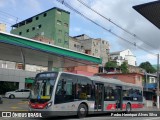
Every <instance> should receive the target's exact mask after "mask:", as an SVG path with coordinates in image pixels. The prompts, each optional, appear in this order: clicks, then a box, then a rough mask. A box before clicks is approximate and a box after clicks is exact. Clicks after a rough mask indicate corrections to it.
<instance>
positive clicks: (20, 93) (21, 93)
mask: <svg viewBox="0 0 160 120" xmlns="http://www.w3.org/2000/svg"><path fill="white" fill-rule="evenodd" d="M30 93H31V90H30V89H19V90H15V91H10V92H6V93H5V97H6V98H10V99H14V98H29V96H30Z"/></svg>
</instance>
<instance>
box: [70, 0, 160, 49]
mask: <svg viewBox="0 0 160 120" xmlns="http://www.w3.org/2000/svg"><path fill="white" fill-rule="evenodd" d="M82 1H83V2H85V3H86V4H88V5H89V6H90V7H91V8H93V9H95V10H96V11H98V12H99V13H101V14H102V15H103V16H105V17H107V18H110V19H111V20H112V21H113V22H115V23H116V24H118V25H120V26H121V27H122V28H124V29H126V30H127V31H129V32H131V33H133V34H136V36H137V37H138V39H137V37H133V36H132V35H129V34H127V33H126V32H124V31H123V30H121V29H119V28H118V27H116V26H114V25H113V24H111V23H110V22H108V21H107V20H104V19H103V18H102V17H100V16H99V15H97V14H95V13H94V12H93V11H91V10H89V9H87V8H86V7H84V5H82V4H80V3H79V2H77V1H75V2H72V3H71V2H70V3H69V2H68V3H69V4H71V5H72V6H74V8H76V9H78V10H79V11H80V12H82V13H83V14H85V15H87V17H89V18H91V19H92V20H94V21H96V22H98V23H99V24H101V25H102V26H104V27H106V28H107V29H111V30H112V31H114V32H115V33H116V34H118V35H119V36H122V37H123V38H125V39H126V40H128V41H130V42H131V43H135V45H136V46H140V47H143V48H144V49H146V50H159V49H160V46H159V44H160V41H159V40H158V38H160V34H159V30H158V29H157V28H156V27H155V26H154V25H152V23H150V22H149V21H148V20H146V19H145V18H144V17H143V16H142V15H140V14H139V13H137V12H136V11H135V10H134V9H133V8H132V7H133V6H135V5H139V4H143V3H146V2H151V1H153V0H123V1H122V0H112V1H108V0H92V1H91V0H85V1H84V0H82ZM113 37H115V36H113ZM115 39H117V43H118V44H119V45H120V46H121V47H122V48H123V49H124V48H126V49H127V48H131V49H133V50H138V49H137V47H136V46H134V45H133V44H129V43H127V42H125V41H124V40H121V39H118V38H116V37H115Z"/></svg>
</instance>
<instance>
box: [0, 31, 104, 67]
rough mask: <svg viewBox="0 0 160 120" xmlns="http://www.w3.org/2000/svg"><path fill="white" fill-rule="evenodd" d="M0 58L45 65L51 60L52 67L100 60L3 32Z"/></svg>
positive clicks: (99, 62)
mask: <svg viewBox="0 0 160 120" xmlns="http://www.w3.org/2000/svg"><path fill="white" fill-rule="evenodd" d="M0 60H6V61H12V62H17V63H23V62H25V64H30V65H39V66H46V67H47V66H48V61H53V67H61V68H64V67H71V66H78V65H98V64H101V61H102V60H101V59H100V58H98V57H94V56H91V55H87V54H84V53H80V52H76V51H73V50H70V49H66V48H62V47H59V46H55V45H51V44H47V43H43V42H39V41H35V40H33V39H29V38H25V37H21V36H17V35H13V34H9V33H4V32H0Z"/></svg>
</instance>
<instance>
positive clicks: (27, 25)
mask: <svg viewBox="0 0 160 120" xmlns="http://www.w3.org/2000/svg"><path fill="white" fill-rule="evenodd" d="M69 16H70V13H69V12H68V11H65V10H62V9H60V8H56V7H54V8H51V9H49V10H47V11H44V12H42V13H40V14H37V15H35V16H33V17H30V18H28V19H26V20H23V21H21V22H19V23H16V24H15V25H12V30H11V33H12V34H16V35H20V36H24V37H28V38H33V39H36V40H39V41H43V42H47V43H50V44H53V43H54V44H55V45H57V46H61V47H65V48H68V47H69ZM53 41H54V42H53Z"/></svg>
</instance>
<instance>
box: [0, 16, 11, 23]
mask: <svg viewBox="0 0 160 120" xmlns="http://www.w3.org/2000/svg"><path fill="white" fill-rule="evenodd" d="M0 20H1V21H3V22H5V23H8V24H10V25H12V23H10V22H8V21H6V19H4V18H2V17H0Z"/></svg>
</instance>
